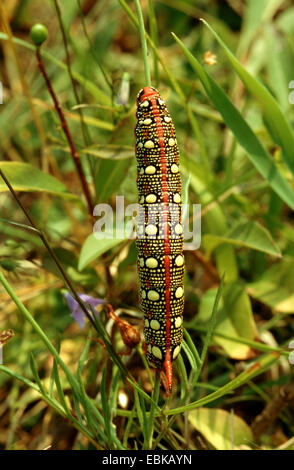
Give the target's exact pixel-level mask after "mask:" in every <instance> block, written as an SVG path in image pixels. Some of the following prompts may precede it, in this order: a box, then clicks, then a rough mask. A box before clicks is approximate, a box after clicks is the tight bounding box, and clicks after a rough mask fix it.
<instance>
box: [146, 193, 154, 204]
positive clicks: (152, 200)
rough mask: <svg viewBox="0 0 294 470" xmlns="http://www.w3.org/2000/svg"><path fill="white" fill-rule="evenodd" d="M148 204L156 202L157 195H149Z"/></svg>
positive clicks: (147, 197)
mask: <svg viewBox="0 0 294 470" xmlns="http://www.w3.org/2000/svg"><path fill="white" fill-rule="evenodd" d="M146 202H148V204H150V203H152V202H156V195H155V194H148V196H146Z"/></svg>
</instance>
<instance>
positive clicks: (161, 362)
mask: <svg viewBox="0 0 294 470" xmlns="http://www.w3.org/2000/svg"><path fill="white" fill-rule="evenodd" d="M136 116H137V125H136V128H135V136H136V157H137V164H138V177H137V185H138V192H139V203H140V208H141V209H142V210H140V214H139V220H138V230H137V233H138V237H137V248H138V272H139V278H140V283H141V290H140V303H141V306H142V309H143V312H144V321H145V327H144V336H145V351H146V355H147V359H148V361H149V363H150V364H151V365H153V366H155V367H157V368H158V369H160V370H161V369H163V370H164V371H165V373H166V377H167V381H168V388H169V390H171V387H172V361H173V360H175V359H176V358H177V356H178V354H179V352H180V345H181V340H182V335H183V326H182V324H183V318H182V315H183V308H184V289H183V276H184V257H183V238H182V232H183V229H182V225H181V179H180V173H179V151H178V146H177V139H176V133H175V127H174V124H173V121H172V119H171V117H170V115H169V112H168V109H167V107H166V105H165V103H164V101H163V100H162V98H161V97H160V94H159V93H158V91H157V90H155V88H153V87H145V88H143V89H142V90H141V91H140V92H139V93H138V96H137V114H136Z"/></svg>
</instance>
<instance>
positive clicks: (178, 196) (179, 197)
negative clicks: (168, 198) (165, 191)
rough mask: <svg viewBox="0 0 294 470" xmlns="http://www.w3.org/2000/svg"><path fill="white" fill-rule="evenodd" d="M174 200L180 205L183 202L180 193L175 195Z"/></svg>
mask: <svg viewBox="0 0 294 470" xmlns="http://www.w3.org/2000/svg"><path fill="white" fill-rule="evenodd" d="M173 199H174V202H175V203H176V204H179V203H180V202H181V200H182V199H181V196H180V194H179V193H176V194H174V198H173Z"/></svg>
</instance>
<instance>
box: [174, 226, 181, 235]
mask: <svg viewBox="0 0 294 470" xmlns="http://www.w3.org/2000/svg"><path fill="white" fill-rule="evenodd" d="M175 232H176V234H177V235H181V234H182V233H183V227H182V226H181V224H177V225H176V226H175Z"/></svg>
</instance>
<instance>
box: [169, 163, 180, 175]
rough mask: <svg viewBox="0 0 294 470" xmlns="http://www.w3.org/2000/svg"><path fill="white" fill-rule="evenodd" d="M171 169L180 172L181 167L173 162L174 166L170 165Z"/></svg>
mask: <svg viewBox="0 0 294 470" xmlns="http://www.w3.org/2000/svg"><path fill="white" fill-rule="evenodd" d="M170 171H171V172H172V173H178V172H179V167H178V165H176V164H175V163H173V164H172V166H171V167H170Z"/></svg>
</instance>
